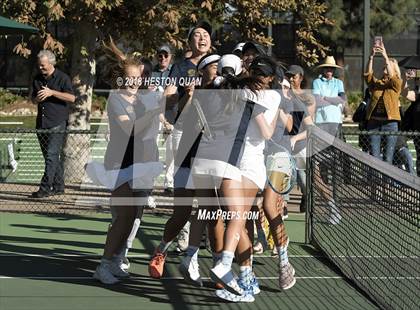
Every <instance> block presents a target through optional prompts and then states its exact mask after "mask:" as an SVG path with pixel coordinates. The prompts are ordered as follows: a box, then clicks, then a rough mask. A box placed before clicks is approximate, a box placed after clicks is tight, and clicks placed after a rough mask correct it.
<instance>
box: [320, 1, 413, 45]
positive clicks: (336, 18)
mask: <svg viewBox="0 0 420 310" xmlns="http://www.w3.org/2000/svg"><path fill="white" fill-rule="evenodd" d="M325 3H326V4H327V6H328V11H327V13H326V17H327V18H329V19H330V20H332V21H333V22H334V23H333V25H324V26H323V27H322V30H321V34H322V40H323V42H326V43H327V44H328V45H329V46H331V47H333V48H334V49H338V48H344V47H354V46H361V44H362V42H363V3H364V0H355V1H344V0H327V1H325ZM418 6H419V0H392V1H389V0H371V10H370V22H371V28H370V29H371V30H370V34H371V36H372V37H373V36H375V35H381V36H383V37H384V38H385V39H386V38H390V37H393V36H395V35H397V34H399V33H401V32H403V31H405V30H407V29H410V28H411V27H412V26H413V25H414V22H415V21H414V15H413V12H414V11H415V10H416V8H418Z"/></svg>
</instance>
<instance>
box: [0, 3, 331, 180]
mask: <svg viewBox="0 0 420 310" xmlns="http://www.w3.org/2000/svg"><path fill="white" fill-rule="evenodd" d="M228 7H232V8H234V9H235V10H234V14H227V8H228ZM326 10H327V7H326V5H325V4H322V3H320V2H319V1H318V0H301V1H294V0H271V1H269V0H262V1H246V0H224V1H215V0H184V1H175V0H101V1H96V0H45V1H35V0H3V2H1V4H0V13H1V14H4V15H6V16H8V17H10V18H13V19H16V20H18V21H20V22H24V23H27V24H31V25H34V26H36V27H37V28H39V29H40V36H39V37H32V39H34V40H38V41H39V42H40V45H41V46H43V48H45V49H50V50H53V51H54V52H56V53H57V54H58V55H59V56H60V57H62V58H63V59H67V62H68V63H70V68H71V72H70V74H71V77H72V80H73V83H74V87H75V90H76V95H77V102H76V104H74V105H73V108H72V112H71V116H70V120H69V128H71V129H89V128H90V125H89V120H90V109H91V102H92V90H93V83H94V80H95V66H96V63H95V61H96V57H97V55H98V51H99V50H100V48H101V44H100V43H101V40H104V39H107V38H108V36H109V35H111V36H113V37H114V38H115V39H116V40H117V41H119V42H124V43H125V45H127V46H128V47H129V48H131V50H137V51H140V52H141V54H143V55H151V54H153V52H154V51H155V48H156V47H157V46H158V45H159V44H161V43H163V42H169V43H171V44H172V45H173V46H174V47H176V48H182V47H185V46H186V43H187V42H186V34H187V31H188V27H189V26H190V25H191V24H192V23H194V22H196V21H197V20H200V19H206V20H208V21H210V22H211V23H212V24H213V26H215V28H217V27H218V26H219V27H221V26H222V25H223V24H224V23H230V24H231V25H232V32H231V33H226V34H225V35H226V36H225V38H228V37H229V36H232V35H233V32H236V33H239V34H240V35H241V36H242V38H243V39H251V40H254V41H257V42H260V43H262V44H265V45H267V44H272V42H271V40H270V38H268V37H267V35H266V34H265V33H264V31H262V28H266V27H267V26H268V25H273V24H275V23H277V22H279V21H278V20H276V18H274V17H273V15H270V14H268V13H269V12H270V11H272V12H277V13H286V12H291V13H292V14H294V16H295V20H296V21H297V27H296V29H297V30H296V34H297V42H296V53H297V56H298V57H299V58H300V59H301V60H302V61H303V62H305V63H307V64H308V65H312V64H314V63H316V62H318V59H319V57H320V56H325V52H326V51H327V50H328V47H327V46H325V45H324V44H322V43H321V41H320V40H319V39H318V38H317V33H318V32H319V29H320V27H321V26H323V25H325V24H329V21H328V19H327V18H325V17H324V13H325V12H326ZM63 24H64V25H69V28H70V36H69V42H70V44H66V42H63V41H62V40H65V39H61V40H60V39H59V38H57V37H56V36H55V35H54V26H55V25H63ZM98 43H99V44H98ZM15 51H16V52H17V53H19V54H21V55H23V56H25V57H28V56H29V55H30V53H31V51H30V50H29V48H28V44H27V42H26V41H22V42H21V43H20V44H18V45H17V46H16V48H15ZM87 149H89V140H80V137H77V138H76V136H69V137H68V140H67V143H66V148H65V150H66V151H65V154H66V161H65V168H66V169H65V170H66V171H70V174H68V173H66V176H67V179H68V177H69V175H75V174H74V173H73V172H74V169H75V167H80V161H82V162H83V161H86V160H87V155H88V154H87V153H86V150H87ZM73 181H80V180H76V179H75V180H73Z"/></svg>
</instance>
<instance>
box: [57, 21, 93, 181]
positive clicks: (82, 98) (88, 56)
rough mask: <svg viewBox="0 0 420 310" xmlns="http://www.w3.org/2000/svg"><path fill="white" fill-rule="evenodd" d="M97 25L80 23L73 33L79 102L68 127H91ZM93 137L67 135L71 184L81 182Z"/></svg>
mask: <svg viewBox="0 0 420 310" xmlns="http://www.w3.org/2000/svg"><path fill="white" fill-rule="evenodd" d="M94 29H95V26H94V25H93V24H90V23H88V22H80V23H79V24H78V26H77V28H76V29H75V33H74V35H73V42H72V43H73V44H72V53H71V54H72V55H71V73H70V74H71V77H72V80H73V87H74V91H75V95H76V102H75V103H74V104H72V105H71V110H70V111H71V112H70V117H69V123H68V127H67V128H68V129H77V130H89V129H90V114H91V107H92V94H93V84H94V80H95V74H96V63H95V54H94V52H95V43H96V36H97V33H96V31H94ZM89 154H90V136H89V135H88V134H69V135H67V139H66V145H65V147H64V158H65V159H64V179H65V181H66V184H68V183H73V184H74V183H76V184H78V183H81V182H82V181H83V177H84V166H85V164H86V163H87V161H88V159H89Z"/></svg>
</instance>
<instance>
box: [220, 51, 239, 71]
mask: <svg viewBox="0 0 420 310" xmlns="http://www.w3.org/2000/svg"><path fill="white" fill-rule="evenodd" d="M225 68H232V69H233V70H232V71H233V72H234V75H235V76H238V75H239V74H241V73H242V60H241V59H240V58H239V57H238V56H236V55H234V54H226V55H223V56H222V58H220V60H219V63H218V65H217V73H218V74H219V75H222V73H223V71H226V70H223V69H225Z"/></svg>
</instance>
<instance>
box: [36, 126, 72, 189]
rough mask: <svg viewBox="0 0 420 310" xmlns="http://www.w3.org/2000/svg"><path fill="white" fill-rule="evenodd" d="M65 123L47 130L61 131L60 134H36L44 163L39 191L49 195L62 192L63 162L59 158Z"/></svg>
mask: <svg viewBox="0 0 420 310" xmlns="http://www.w3.org/2000/svg"><path fill="white" fill-rule="evenodd" d="M65 129H66V122H63V123H61V124H60V125H58V126H55V127H53V128H50V129H49V130H57V131H63V132H60V133H50V132H48V133H37V136H38V141H39V145H40V146H41V151H42V155H43V156H44V161H45V170H44V175H43V176H42V179H41V185H40V186H39V190H40V191H43V192H47V193H50V192H51V191H64V175H63V171H64V169H63V162H62V159H61V157H60V155H61V151H62V149H63V144H64V138H65V133H64V130H65Z"/></svg>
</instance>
